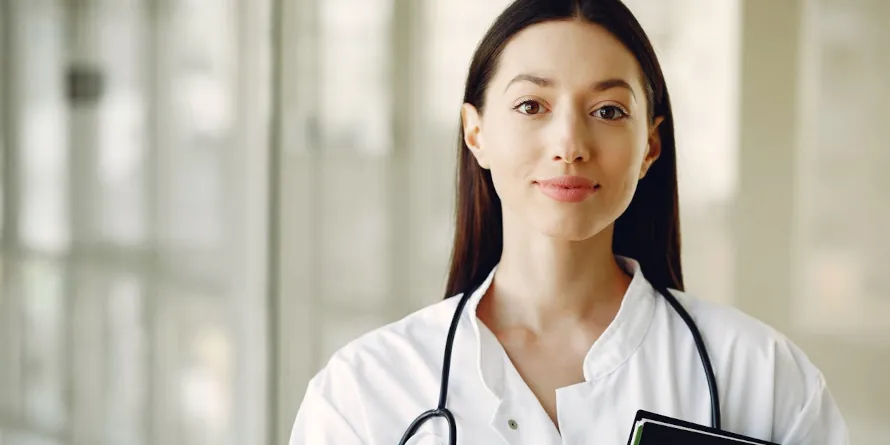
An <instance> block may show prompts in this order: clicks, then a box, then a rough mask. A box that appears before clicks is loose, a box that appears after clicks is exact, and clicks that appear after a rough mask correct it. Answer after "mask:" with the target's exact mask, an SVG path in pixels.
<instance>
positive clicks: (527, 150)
mask: <svg viewBox="0 0 890 445" xmlns="http://www.w3.org/2000/svg"><path fill="white" fill-rule="evenodd" d="M538 139H539V138H538V136H537V135H536V134H534V133H533V132H529V131H523V129H522V128H521V127H515V126H513V127H507V126H491V127H489V128H486V132H485V141H486V145H485V147H484V150H485V151H486V153H487V157H488V161H489V168H490V170H491V176H492V180H493V181H494V182H495V186H496V187H498V186H499V183H500V184H502V185H504V186H506V185H507V183H510V184H513V183H516V182H529V181H531V180H533V178H532V175H533V173H534V170H535V166H536V165H537V164H538V162H539V161H540V156H541V149H540V143H539V140H538ZM517 185H519V184H517ZM499 192H500V190H499Z"/></svg>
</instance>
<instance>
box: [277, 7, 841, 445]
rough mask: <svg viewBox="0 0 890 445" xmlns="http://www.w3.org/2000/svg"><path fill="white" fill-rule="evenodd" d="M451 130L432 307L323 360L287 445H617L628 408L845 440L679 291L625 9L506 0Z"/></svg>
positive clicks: (671, 185) (751, 338) (777, 356)
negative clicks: (447, 224)
mask: <svg viewBox="0 0 890 445" xmlns="http://www.w3.org/2000/svg"><path fill="white" fill-rule="evenodd" d="M461 121H462V129H461V133H460V136H461V137H460V140H461V142H460V144H459V147H458V157H459V165H458V168H459V172H458V187H457V190H458V191H457V193H458V195H457V221H456V228H455V229H456V234H455V238H454V250H453V258H452V263H451V271H450V276H449V279H448V285H447V291H446V298H445V300H444V301H442V302H440V303H438V304H435V305H432V306H430V307H427V308H425V309H422V310H420V311H418V312H416V313H414V314H412V315H409V316H408V317H406V318H404V319H402V320H400V321H398V322H396V323H393V324H391V325H388V326H385V327H383V328H380V329H378V330H376V331H373V332H371V333H369V334H367V335H365V336H363V337H361V338H359V339H357V340H355V341H353V342H352V343H350V344H349V345H347V346H346V347H344V348H343V349H341V350H340V351H339V352H337V353H336V354H335V355H334V357H333V358H332V359H331V360H330V362H329V363H328V364H327V366H326V367H325V368H324V369H323V370H322V371H321V372H320V373H319V374H318V375H317V376H316V377H315V378H314V379H313V380H312V381H311V382H310V384H309V387H308V390H307V393H306V396H305V399H304V400H303V404H302V406H301V408H300V410H299V413H298V414H297V418H296V422H295V425H294V429H293V433H292V437H291V445H304V444H305V445H325V444H330V445H335V444H336V445H352V444H355V445H358V444H364V445H389V444H393V445H395V444H398V443H408V444H446V443H454V442H453V440H454V437H453V436H452V435H453V434H454V433H457V435H458V436H457V442H458V443H460V444H466V445H471V444H480V445H482V444H485V445H491V444H517V445H519V444H523V445H547V444H567V445H569V444H571V445H581V444H610V445H615V444H623V443H626V442H627V439H628V436H629V434H630V431H631V428H632V423H633V420H634V417H635V414H636V412H637V410H640V409H644V410H647V411H652V412H656V413H659V414H663V415H666V416H670V417H674V418H678V419H683V420H687V421H691V422H695V423H699V424H703V425H711V424H712V423H714V422H715V421H720V422H721V423H720V424H719V426H720V427H721V428H722V429H724V430H727V431H731V432H735V433H738V434H743V435H746V436H750V437H753V438H758V439H763V440H769V441H774V442H778V443H781V444H783V445H795V444H799V445H804V444H806V445H820V444H826V445H827V444H832V445H837V444H845V443H847V442H848V439H847V430H846V426H845V424H844V420H843V419H842V417H841V414H840V413H839V412H838V409H837V407H836V405H835V402H834V401H833V399H832V396H831V395H830V393H829V391H828V389H827V388H826V384H825V380H824V378H823V376H822V374H821V373H820V371H819V370H818V369H816V368H815V367H814V366H813V364H812V363H811V362H810V361H809V360H808V359H807V357H806V356H805V355H804V353H803V352H801V350H800V349H798V348H797V347H796V346H795V345H793V344H792V343H791V342H790V341H789V340H788V339H787V338H785V337H784V336H782V335H781V334H780V333H778V332H776V331H775V330H773V329H771V328H769V327H768V326H765V325H764V324H762V323H760V322H758V321H756V320H754V319H751V318H749V317H748V316H746V315H744V314H742V313H740V312H739V311H736V310H734V309H732V308H730V307H725V306H721V305H718V304H715V303H712V302H709V301H706V300H701V299H697V298H694V297H692V296H690V295H687V294H685V293H683V292H682V290H683V279H682V269H681V267H680V236H679V233H680V232H679V226H678V210H677V178H676V156H675V155H676V153H675V146H674V128H673V118H672V115H671V106H670V100H669V98H668V93H667V89H666V87H665V81H664V77H663V75H662V72H661V68H660V67H659V64H658V61H657V60H656V57H655V53H654V51H653V49H652V47H651V45H650V43H649V41H648V38H647V37H646V35H645V33H644V32H643V30H642V29H641V27H640V25H639V23H638V22H637V21H636V19H635V18H634V17H633V16H632V14H631V13H630V11H629V10H628V9H627V8H626V7H625V6H624V5H623V4H622V3H621V2H620V1H619V0H517V1H516V2H515V3H513V4H512V5H511V6H510V7H509V8H508V9H507V10H506V11H504V12H503V13H502V14H501V16H500V17H499V18H498V19H497V21H496V22H495V23H494V24H493V26H492V28H491V29H490V30H489V31H488V33H487V34H486V35H485V37H484V39H483V41H482V42H481V44H480V46H479V48H478V50H477V51H476V54H475V56H474V58H473V61H472V64H471V66H470V70H469V76H468V78H467V83H466V92H465V94H464V105H463V108H462V110H461ZM667 289H672V290H671V291H668V290H667ZM675 303H676V304H677V306H676V307H675V306H674V304H675ZM686 314H688V315H689V316H690V321H694V323H695V324H691V323H687V321H686V320H684V318H683V316H684V315H686ZM452 320H454V322H453V327H452ZM696 325H697V329H698V332H700V334H701V338H703V344H702V345H701V346H702V347H703V349H704V350H705V351H706V352H709V353H710V368H711V369H713V376H711V375H709V374H710V373H709V372H707V371H706V370H705V369H706V368H708V367H705V366H702V364H703V361H706V360H702V358H703V354H702V353H701V352H700V351H699V348H697V342H696V341H694V336H693V335H692V334H693V329H692V328H693V327H695V326H696ZM446 338H448V339H449V343H451V347H450V348H448V349H449V351H448V352H449V354H447V355H448V357H450V358H449V359H447V360H450V363H448V362H446V360H445V359H443V354H445V349H446ZM443 371H446V372H445V374H446V377H450V378H446V379H444V381H443ZM449 371H450V375H447V374H448V372H449ZM712 377H713V379H712ZM714 382H716V383H714ZM443 383H444V385H443ZM440 385H442V386H444V387H445V388H446V389H447V395H444V394H443V395H442V396H441V397H440ZM712 385H713V388H712V387H711V386H712ZM712 390H713V392H716V393H717V395H718V397H719V402H718V406H717V407H716V408H717V409H716V410H715V409H713V407H712V405H711V401H712V396H711V393H712ZM437 408H438V410H437ZM430 409H433V410H434V411H432V412H431V413H430V414H428V417H429V419H428V421H426V422H423V423H422V424H419V426H417V427H416V428H411V430H412V431H411V433H412V434H407V435H406V434H405V432H406V430H409V425H411V424H412V421H414V420H415V418H416V417H417V416H418V415H419V414H421V413H423V412H425V411H428V410H430ZM446 410H447V411H446ZM449 421H451V422H449ZM449 423H451V425H450V424H449Z"/></svg>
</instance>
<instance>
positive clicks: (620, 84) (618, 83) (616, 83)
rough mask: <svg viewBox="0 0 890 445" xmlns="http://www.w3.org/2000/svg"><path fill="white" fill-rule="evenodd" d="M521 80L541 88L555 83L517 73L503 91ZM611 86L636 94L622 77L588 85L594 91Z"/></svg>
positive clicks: (550, 80) (546, 79) (600, 90)
mask: <svg viewBox="0 0 890 445" xmlns="http://www.w3.org/2000/svg"><path fill="white" fill-rule="evenodd" d="M523 81H524V82H531V83H533V84H535V85H537V86H539V87H541V88H546V87H550V86H553V85H554V84H555V83H556V82H555V81H554V80H553V79H548V78H546V77H540V76H535V75H532V74H519V75H517V76H516V77H514V78H513V79H512V80H510V82H509V83H507V86H506V87H505V88H504V91H507V88H510V85H513V84H514V83H517V82H523ZM612 88H624V89H626V90H627V91H630V94H631V96H633V97H634V99H636V94H634V90H633V88H632V87H631V86H630V84H629V83H627V81H626V80H624V79H618V78H615V79H606V80H601V81H599V82H594V83H593V85H591V86H590V90H591V91H596V92H602V91H606V90H611V89H612Z"/></svg>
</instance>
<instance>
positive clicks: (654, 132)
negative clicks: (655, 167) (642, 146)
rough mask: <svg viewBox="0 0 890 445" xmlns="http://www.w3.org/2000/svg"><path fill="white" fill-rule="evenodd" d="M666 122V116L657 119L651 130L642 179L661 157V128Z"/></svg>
mask: <svg viewBox="0 0 890 445" xmlns="http://www.w3.org/2000/svg"><path fill="white" fill-rule="evenodd" d="M662 122H664V116H658V117H657V118H655V122H654V123H653V124H652V128H650V129H649V140H648V144H647V145H646V156H645V157H644V158H643V165H642V168H640V179H643V178H645V177H646V173H648V172H649V169H650V168H651V167H652V164H653V163H655V161H656V160H658V157H659V156H661V132H660V131H659V126H660V125H661V123H662Z"/></svg>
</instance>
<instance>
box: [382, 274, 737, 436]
mask: <svg viewBox="0 0 890 445" xmlns="http://www.w3.org/2000/svg"><path fill="white" fill-rule="evenodd" d="M480 285H481V283H480V284H479V285H476V286H475V287H474V288H473V289H472V290H471V291H470V292H465V293H464V295H463V296H462V297H461V299H460V301H459V302H458V303H457V309H455V310H454V316H453V317H452V318H451V327H450V328H449V329H448V337H447V338H446V340H445V359H444V360H443V361H442V381H441V387H440V388H439V406H438V407H437V408H434V409H431V410H429V411H426V412H424V413H423V414H421V415H419V416H417V418H416V419H414V421H413V422H411V425H409V426H408V429H407V430H406V431H405V434H404V435H402V440H401V441H399V445H407V443H408V439H410V438H411V437H412V436H414V434H416V433H417V429H418V428H420V426H421V425H423V423H424V422H426V421H427V420H430V419H432V418H434V417H443V418H445V421H446V422H448V443H449V445H457V424H456V423H455V422H454V415H453V414H451V411H450V410H449V409H448V408H446V407H445V400H446V399H447V398H448V377H449V375H450V373H451V350H452V347H453V346H454V335H455V333H456V332H457V324H458V322H459V321H460V316H461V314H462V313H463V310H464V306H466V305H467V301H469V300H470V297H471V296H472V295H473V293H475V292H476V290H477V289H478V288H479V286H480ZM656 290H657V291H658V293H660V294H661V295H662V296H663V297H664V298H665V299H666V300H667V301H668V303H670V304H671V306H673V307H674V310H676V311H677V314H679V315H680V318H682V319H683V321H684V322H686V326H688V327H689V332H691V333H692V339H693V341H695V347H696V348H697V349H698V356H699V358H701V363H702V367H704V370H705V378H706V379H707V380H708V392H709V393H710V395H711V426H712V427H714V428H715V429H718V430H719V429H720V399H719V394H718V390H717V379H716V377H714V368H713V367H712V366H711V358H710V357H709V356H708V350H707V348H705V343H704V341H703V340H702V338H701V333H700V332H699V331H698V326H696V324H695V322H694V321H692V317H691V316H689V312H686V309H684V308H683V306H682V305H680V302H679V301H677V299H676V298H675V297H674V296H673V295H672V294H671V293H670V292H668V291H667V289H663V288H660V289H656Z"/></svg>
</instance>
